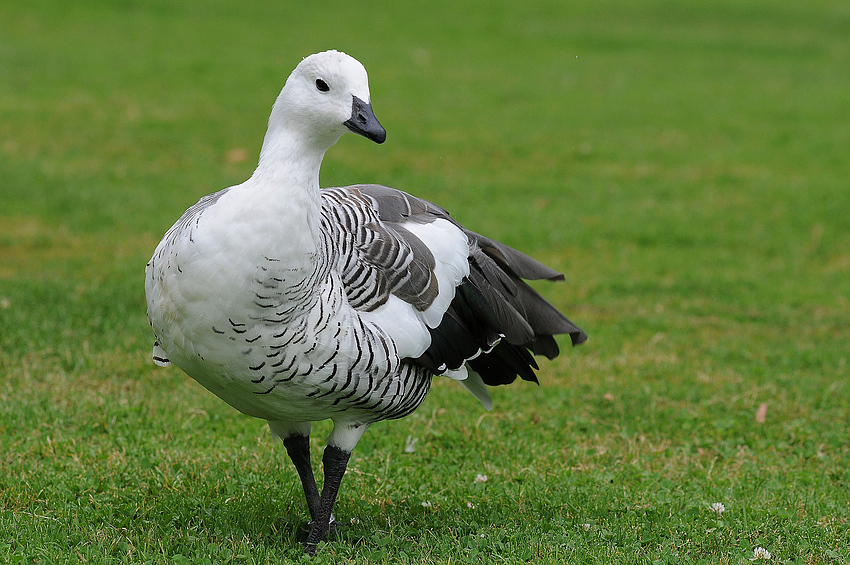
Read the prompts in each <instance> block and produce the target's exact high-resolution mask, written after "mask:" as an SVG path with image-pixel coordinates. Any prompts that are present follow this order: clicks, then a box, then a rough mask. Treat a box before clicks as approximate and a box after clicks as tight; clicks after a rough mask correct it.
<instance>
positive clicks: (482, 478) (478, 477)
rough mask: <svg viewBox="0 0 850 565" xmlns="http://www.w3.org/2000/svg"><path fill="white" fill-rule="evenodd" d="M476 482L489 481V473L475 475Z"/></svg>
mask: <svg viewBox="0 0 850 565" xmlns="http://www.w3.org/2000/svg"><path fill="white" fill-rule="evenodd" d="M475 482H476V483H486V482H487V475H482V474H481V473H479V474H477V475H475Z"/></svg>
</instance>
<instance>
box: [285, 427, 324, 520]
mask: <svg viewBox="0 0 850 565" xmlns="http://www.w3.org/2000/svg"><path fill="white" fill-rule="evenodd" d="M283 446H284V447H285V448H286V453H287V454H288V455H289V458H290V459H292V463H294V464H295V470H296V471H298V476H299V477H301V486H302V487H303V488H304V498H306V499H307V508H308V509H309V510H310V518H311V519H312V520H313V523H314V524H315V523H316V520H317V519H318V515H319V500H320V499H319V489H318V488H317V487H316V478H315V477H314V476H313V466H312V465H311V464H310V437H309V436H302V435H293V436H289V437H288V438H286V439H284V440H283Z"/></svg>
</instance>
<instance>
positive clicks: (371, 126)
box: [343, 96, 387, 143]
mask: <svg viewBox="0 0 850 565" xmlns="http://www.w3.org/2000/svg"><path fill="white" fill-rule="evenodd" d="M352 98H353V101H352V103H351V118H349V119H348V120H346V121H345V122H343V125H344V126H345V127H347V128H348V129H350V130H351V131H353V132H354V133H356V134H359V135H362V136H363V137H365V138H368V139H371V140H372V141H374V142H375V143H383V142H384V140H385V139H387V130H385V129H384V127H383V126H382V125H381V124H380V122H378V118H377V117H375V112H373V111H372V105H371V104H369V103H368V102H364V101H362V100H361V99H359V98H357V97H356V96H352Z"/></svg>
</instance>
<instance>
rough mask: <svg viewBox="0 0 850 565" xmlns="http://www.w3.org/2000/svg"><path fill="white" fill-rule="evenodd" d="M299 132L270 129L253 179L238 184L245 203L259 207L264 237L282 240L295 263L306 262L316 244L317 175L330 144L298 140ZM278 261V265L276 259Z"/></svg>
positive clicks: (281, 126) (282, 126)
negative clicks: (263, 214) (263, 219)
mask: <svg viewBox="0 0 850 565" xmlns="http://www.w3.org/2000/svg"><path fill="white" fill-rule="evenodd" d="M303 133H304V132H303V130H299V129H296V128H292V127H285V124H280V123H278V124H276V126H270V127H269V130H268V132H267V133H266V137H265V140H264V141H263V148H262V150H261V151H260V160H259V163H258V165H257V168H256V169H255V170H254V174H253V175H251V178H250V179H249V180H248V181H247V182H246V183H244V184H243V186H244V187H245V188H248V187H250V194H246V197H248V198H250V200H251V201H252V202H253V203H254V205H255V206H261V207H262V208H263V209H264V210H265V211H267V212H269V214H266V216H267V217H269V218H271V222H270V225H268V226H267V227H268V232H267V236H268V237H269V238H271V239H273V240H274V239H276V238H277V236H276V233H280V234H281V235H282V236H284V235H285V238H286V239H285V241H284V242H283V244H284V245H283V247H284V248H285V249H287V250H288V251H289V252H290V253H291V254H292V255H291V256H290V257H288V259H289V260H296V261H297V258H298V257H297V256H298V255H301V257H303V258H304V260H306V261H309V260H311V259H309V258H308V257H307V255H308V254H311V253H314V252H315V251H316V249H317V248H318V244H319V226H320V222H321V216H320V214H321V195H320V193H319V170H320V168H321V165H322V158H323V157H324V155H325V152H326V151H327V149H328V148H329V147H330V145H332V144H328V143H327V140H325V143H316V142H315V141H311V140H309V138H308V137H307V136H305V135H303ZM281 259H284V258H283V257H281Z"/></svg>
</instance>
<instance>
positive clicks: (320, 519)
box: [305, 445, 351, 555]
mask: <svg viewBox="0 0 850 565" xmlns="http://www.w3.org/2000/svg"><path fill="white" fill-rule="evenodd" d="M349 457H351V452H350V451H345V450H343V449H340V448H339V447H335V446H333V445H329V446H327V447H326V448H325V453H324V455H323V456H322V465H323V466H324V468H325V484H324V485H323V486H322V499H321V503H320V506H319V512H318V516H316V517H314V518H313V527H312V528H311V529H310V535H308V536H307V541H306V544H305V545H306V546H307V553H309V554H310V555H315V554H316V546H317V545H318V544H319V542H323V541H325V540H326V539H327V538H328V528H329V523H330V520H331V516H332V515H333V509H334V503H335V502H336V495H337V494H338V493H339V486H340V484H341V483H342V477H344V476H345V468H346V467H347V466H348V459H349Z"/></svg>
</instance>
